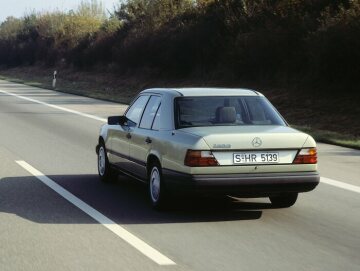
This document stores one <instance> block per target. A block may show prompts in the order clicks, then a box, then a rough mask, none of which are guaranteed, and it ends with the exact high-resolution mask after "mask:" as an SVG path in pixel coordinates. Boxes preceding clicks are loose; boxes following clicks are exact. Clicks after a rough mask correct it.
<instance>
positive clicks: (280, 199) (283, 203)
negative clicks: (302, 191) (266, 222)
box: [270, 193, 298, 208]
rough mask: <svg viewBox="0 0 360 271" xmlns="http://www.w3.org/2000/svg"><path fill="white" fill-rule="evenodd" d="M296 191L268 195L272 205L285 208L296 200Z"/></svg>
mask: <svg viewBox="0 0 360 271" xmlns="http://www.w3.org/2000/svg"><path fill="white" fill-rule="evenodd" d="M297 197H298V193H292V194H285V195H279V196H274V197H270V201H271V203H272V205H273V206H274V207H278V208H287V207H290V206H293V205H294V204H295V202H296V200H297Z"/></svg>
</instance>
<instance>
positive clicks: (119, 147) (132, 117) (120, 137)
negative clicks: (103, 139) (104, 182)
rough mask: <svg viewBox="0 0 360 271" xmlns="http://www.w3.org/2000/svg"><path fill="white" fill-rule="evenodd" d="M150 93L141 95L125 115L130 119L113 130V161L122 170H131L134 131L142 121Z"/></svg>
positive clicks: (111, 141) (111, 142)
mask: <svg viewBox="0 0 360 271" xmlns="http://www.w3.org/2000/svg"><path fill="white" fill-rule="evenodd" d="M148 100H149V95H141V96H139V97H138V98H137V99H136V100H135V101H134V102H133V103H132V104H131V105H130V106H129V108H128V109H127V111H126V113H125V116H126V118H127V119H128V120H127V121H126V122H125V123H123V124H121V125H115V126H114V127H113V128H112V131H111V138H110V145H111V154H112V163H113V164H115V165H116V166H117V167H119V168H120V169H121V170H125V171H130V166H131V165H130V164H131V163H130V160H129V152H130V146H129V144H130V140H131V136H132V132H133V130H134V129H135V127H136V126H137V125H138V123H139V122H140V118H141V116H142V113H143V111H144V108H145V106H146V104H147V102H148Z"/></svg>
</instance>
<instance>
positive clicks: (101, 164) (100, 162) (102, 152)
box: [98, 147, 106, 176]
mask: <svg viewBox="0 0 360 271" xmlns="http://www.w3.org/2000/svg"><path fill="white" fill-rule="evenodd" d="M105 163H106V161H105V150H104V147H100V149H99V158H98V167H99V174H100V175H101V176H104V174H105Z"/></svg>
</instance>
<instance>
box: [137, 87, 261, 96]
mask: <svg viewBox="0 0 360 271" xmlns="http://www.w3.org/2000/svg"><path fill="white" fill-rule="evenodd" d="M141 93H159V94H168V95H173V96H175V97H176V96H263V95H262V94H261V93H260V92H257V91H255V90H251V89H245V88H151V89H146V90H144V91H142V92H141Z"/></svg>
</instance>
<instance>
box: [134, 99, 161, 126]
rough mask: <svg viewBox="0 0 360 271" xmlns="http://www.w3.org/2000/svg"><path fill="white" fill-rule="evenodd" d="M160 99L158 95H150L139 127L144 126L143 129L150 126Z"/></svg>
mask: <svg viewBox="0 0 360 271" xmlns="http://www.w3.org/2000/svg"><path fill="white" fill-rule="evenodd" d="M160 101H161V98H160V97H159V96H151V98H150V100H149V102H148V104H147V106H146V108H145V111H144V114H143V117H142V119H141V122H140V125H139V127H140V128H144V129H150V128H151V125H152V123H153V120H154V117H155V114H156V112H157V110H158V108H159V105H160Z"/></svg>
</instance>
